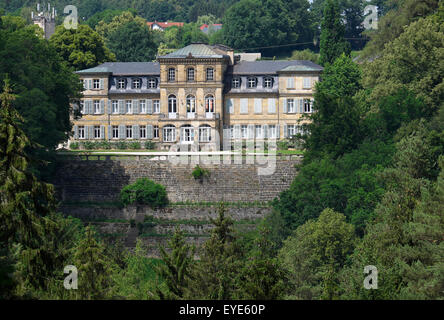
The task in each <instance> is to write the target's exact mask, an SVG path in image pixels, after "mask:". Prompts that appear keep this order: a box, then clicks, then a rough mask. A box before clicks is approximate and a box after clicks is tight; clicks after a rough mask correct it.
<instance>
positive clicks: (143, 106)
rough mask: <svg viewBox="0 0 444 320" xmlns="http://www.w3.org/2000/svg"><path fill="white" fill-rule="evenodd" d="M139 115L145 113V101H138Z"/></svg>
mask: <svg viewBox="0 0 444 320" xmlns="http://www.w3.org/2000/svg"><path fill="white" fill-rule="evenodd" d="M139 106H140V113H146V102H145V100H139Z"/></svg>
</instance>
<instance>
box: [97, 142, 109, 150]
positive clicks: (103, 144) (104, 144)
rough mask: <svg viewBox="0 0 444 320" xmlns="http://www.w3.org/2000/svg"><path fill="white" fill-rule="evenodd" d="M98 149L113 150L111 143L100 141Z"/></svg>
mask: <svg viewBox="0 0 444 320" xmlns="http://www.w3.org/2000/svg"><path fill="white" fill-rule="evenodd" d="M97 147H98V149H103V150H109V149H111V143H109V142H108V141H100V142H97Z"/></svg>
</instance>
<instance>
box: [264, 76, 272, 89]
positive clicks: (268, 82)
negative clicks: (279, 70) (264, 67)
mask: <svg viewBox="0 0 444 320" xmlns="http://www.w3.org/2000/svg"><path fill="white" fill-rule="evenodd" d="M272 87H273V78H271V77H265V78H264V88H272Z"/></svg>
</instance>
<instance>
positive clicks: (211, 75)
mask: <svg viewBox="0 0 444 320" xmlns="http://www.w3.org/2000/svg"><path fill="white" fill-rule="evenodd" d="M207 80H208V81H212V80H214V69H213V68H207Z"/></svg>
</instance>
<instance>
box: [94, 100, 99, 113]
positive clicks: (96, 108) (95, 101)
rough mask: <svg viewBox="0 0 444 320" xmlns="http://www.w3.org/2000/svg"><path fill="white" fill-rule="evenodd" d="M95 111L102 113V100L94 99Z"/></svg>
mask: <svg viewBox="0 0 444 320" xmlns="http://www.w3.org/2000/svg"><path fill="white" fill-rule="evenodd" d="M94 113H95V114H99V113H100V100H94Z"/></svg>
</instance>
